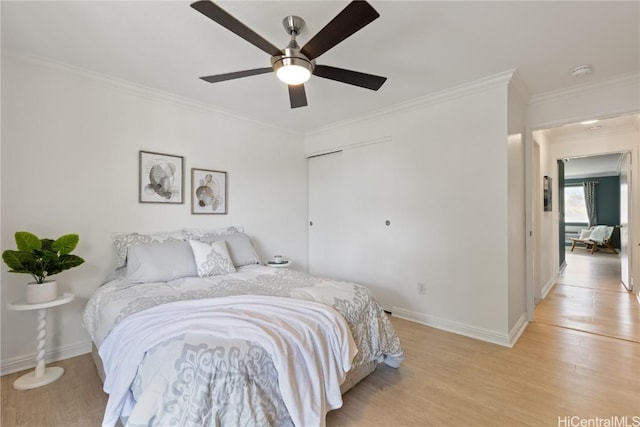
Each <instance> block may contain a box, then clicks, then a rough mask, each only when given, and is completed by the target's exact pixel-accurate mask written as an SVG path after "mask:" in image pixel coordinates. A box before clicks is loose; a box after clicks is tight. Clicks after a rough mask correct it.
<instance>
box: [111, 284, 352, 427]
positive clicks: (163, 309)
mask: <svg viewBox="0 0 640 427" xmlns="http://www.w3.org/2000/svg"><path fill="white" fill-rule="evenodd" d="M185 333H202V334H208V335H212V336H217V337H221V338H229V337H237V336H242V337H244V338H246V339H247V340H251V341H255V342H256V343H258V344H260V345H261V346H263V347H264V349H265V350H267V351H268V353H269V354H270V355H271V357H272V359H273V363H274V365H275V367H276V369H277V371H278V383H279V388H280V392H281V394H282V398H283V401H284V403H285V405H286V407H287V410H288V411H289V414H290V416H291V419H292V421H293V423H294V424H295V425H296V426H324V425H325V416H326V413H327V412H328V411H329V410H331V409H335V408H339V407H340V406H342V396H341V394H340V384H341V383H342V382H343V381H344V379H345V376H346V373H347V372H348V371H349V370H350V369H351V363H352V361H353V358H354V356H355V355H356V353H357V352H358V350H357V347H356V344H355V342H354V340H353V337H352V336H351V332H350V329H349V325H348V324H347V322H346V321H345V319H344V317H343V316H342V315H340V314H339V313H338V312H337V311H336V310H334V309H333V308H331V307H329V306H327V305H324V304H320V303H316V302H312V301H301V300H296V299H292V298H283V297H273V296H251V295H239V296H229V297H222V298H206V299H197V300H188V301H178V302H173V303H168V304H162V305H159V306H156V307H153V308H150V309H147V310H144V311H141V312H138V313H135V314H132V315H130V316H128V317H127V318H125V319H124V320H122V321H121V322H120V323H119V324H118V325H117V326H116V327H115V328H114V329H113V330H112V331H111V332H110V334H109V335H108V336H107V338H106V339H105V340H104V342H103V343H102V345H101V346H100V357H101V358H102V360H103V363H104V367H105V373H106V379H105V384H104V391H105V392H107V393H108V394H109V401H108V403H107V408H106V411H105V416H104V420H103V426H108V427H112V426H113V425H115V423H116V422H117V420H118V418H119V417H120V416H128V414H129V412H130V411H131V408H132V407H133V405H134V404H135V401H134V399H133V395H132V393H131V388H130V387H131V384H132V382H133V380H134V378H135V375H136V372H137V369H138V366H139V364H140V363H141V362H142V360H143V357H144V355H145V352H146V351H148V350H149V349H151V348H153V347H155V346H156V345H158V344H159V343H161V342H163V341H165V340H167V339H168V338H171V337H174V336H178V335H181V334H185ZM309 402H313V404H312V405H309Z"/></svg>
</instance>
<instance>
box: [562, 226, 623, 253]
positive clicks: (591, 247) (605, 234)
mask: <svg viewBox="0 0 640 427" xmlns="http://www.w3.org/2000/svg"><path fill="white" fill-rule="evenodd" d="M614 228H615V227H613V226H608V225H596V226H595V227H592V228H590V229H583V230H581V231H580V236H579V237H577V238H573V237H572V238H571V241H572V244H571V252H573V250H574V249H575V248H576V244H582V245H584V248H585V249H586V250H588V251H590V252H591V253H592V254H593V253H594V252H595V251H597V250H599V247H604V248H607V249H611V251H612V252H613V253H615V254H617V253H618V251H617V250H616V248H614V247H613V245H612V244H611V236H612V235H613V230H614Z"/></svg>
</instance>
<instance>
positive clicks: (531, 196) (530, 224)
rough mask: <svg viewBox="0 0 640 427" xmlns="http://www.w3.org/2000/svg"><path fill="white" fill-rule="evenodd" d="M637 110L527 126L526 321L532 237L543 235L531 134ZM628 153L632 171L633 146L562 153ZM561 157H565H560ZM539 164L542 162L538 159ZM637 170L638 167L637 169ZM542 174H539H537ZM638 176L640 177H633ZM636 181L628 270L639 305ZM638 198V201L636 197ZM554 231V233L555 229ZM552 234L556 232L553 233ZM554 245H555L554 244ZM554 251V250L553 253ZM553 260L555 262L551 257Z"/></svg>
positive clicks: (636, 151) (638, 152)
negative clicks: (537, 212)
mask: <svg viewBox="0 0 640 427" xmlns="http://www.w3.org/2000/svg"><path fill="white" fill-rule="evenodd" d="M639 112H640V111H638V110H628V111H619V112H617V113H616V114H610V113H609V114H605V113H602V114H589V115H586V116H579V117H572V118H565V119H562V120H554V121H552V122H544V123H538V124H536V125H535V126H531V124H529V125H527V128H526V131H525V133H524V141H525V184H526V185H525V213H526V217H525V222H526V230H527V239H526V245H525V246H526V264H527V265H526V293H525V294H526V299H527V300H526V304H525V305H526V310H527V320H528V321H533V320H534V318H535V315H534V311H535V305H536V300H535V295H536V293H535V292H536V291H535V288H536V283H535V282H534V261H533V259H534V257H535V254H536V253H534V243H533V240H534V239H533V236H534V232H535V233H540V234H539V236H538V237H540V236H542V228H541V227H540V224H536V223H535V222H534V220H533V217H534V213H533V212H534V211H533V210H534V209H536V206H537V205H536V203H535V198H536V197H539V195H538V192H537V191H535V190H537V187H536V184H535V181H534V180H535V179H538V178H539V177H537V176H535V173H536V170H537V169H536V168H537V167H538V166H537V165H535V164H534V148H533V147H534V144H536V141H535V140H534V137H533V133H534V132H535V131H542V130H545V129H550V128H554V127H559V126H563V125H567V124H572V123H577V122H580V121H583V120H589V119H592V118H594V117H598V118H602V117H613V116H622V115H630V114H638V113H639ZM625 151H628V152H630V153H631V162H632V165H631V168H632V169H633V167H634V166H633V165H634V164H637V163H640V162H639V160H640V146H638V145H635V146H633V147H628V148H620V149H606V148H603V150H602V151H601V152H589V153H586V152H574V153H571V154H569V153H565V154H566V157H572V156H581V155H600V154H610V153H621V152H625ZM562 158H564V156H563V157H562ZM540 160H541V161H542V159H540ZM557 160H559V158H550V159H549V161H550V162H551V163H552V164H554V162H556V161H557ZM636 168H637V166H636ZM540 174H541V172H540ZM636 175H640V174H636ZM633 179H634V180H636V181H633V182H632V185H634V186H635V187H634V188H635V190H632V191H634V193H633V196H634V197H632V202H631V203H630V214H629V215H630V216H629V236H630V237H629V240H630V243H629V270H630V276H631V285H632V288H633V289H634V291H633V292H634V293H635V294H636V298H637V299H638V302H640V292H639V291H638V286H637V285H635V284H634V283H633V279H634V277H636V275H637V272H638V271H639V269H640V256H638V255H639V254H640V246H637V244H638V243H637V242H640V236H639V235H638V234H639V233H638V231H640V201H636V200H635V199H636V198H638V197H636V196H637V195H638V194H639V193H640V182H637V180H638V179H640V176H636V177H635V178H633ZM639 199H640V198H639ZM554 231H556V230H554ZM554 235H555V232H554ZM554 246H555V245H554ZM540 250H541V247H539V246H538V247H535V251H538V252H539V251H540ZM555 250H557V249H554V252H555ZM554 259H558V258H557V257H556V256H554ZM537 279H538V280H540V277H537Z"/></svg>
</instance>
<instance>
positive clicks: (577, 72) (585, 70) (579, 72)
mask: <svg viewBox="0 0 640 427" xmlns="http://www.w3.org/2000/svg"><path fill="white" fill-rule="evenodd" d="M591 71H593V67H591V65H588V64H585V65H579V66H577V67H576V68H574V69H573V70H571V75H572V76H574V77H577V76H584V75H586V74H591Z"/></svg>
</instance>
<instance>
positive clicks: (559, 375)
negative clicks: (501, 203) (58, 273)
mask: <svg viewBox="0 0 640 427" xmlns="http://www.w3.org/2000/svg"><path fill="white" fill-rule="evenodd" d="M574 265H575V264H574ZM580 271H582V270H580ZM565 274H566V273H565ZM576 274H578V273H577V272H576ZM580 274H581V273H580ZM593 274H594V277H596V276H598V275H599V274H600V273H598V272H596V271H595V270H594V273H593ZM599 280H605V281H606V280H607V279H599ZM564 282H565V280H563V283H564ZM573 283H574V284H572V285H570V286H572V287H576V288H577V287H580V286H576V285H575V283H577V282H573ZM578 285H579V284H578ZM565 286H566V285H565ZM591 286H597V285H593V284H592V285H591ZM607 286H608V285H607ZM556 289H561V287H560V286H556ZM613 292H615V291H613ZM557 298H566V299H568V298H572V297H570V296H564V297H561V296H560V293H559V292H558V295H557ZM550 301H552V300H551V299H549V297H548V298H547V299H545V300H543V301H542V302H541V303H540V304H539V305H538V308H537V309H536V311H537V312H538V311H540V309H541V308H544V310H546V313H547V315H549V316H550V315H551V314H550V313H551V312H552V309H551V308H550V309H547V308H546V307H545V304H546V303H547V302H550ZM555 305H556V307H557V306H558V304H555ZM570 306H571V305H568V306H567V307H570ZM638 309H639V308H638V305H637V303H636V306H635V308H633V310H635V312H637V311H638ZM633 310H632V311H633ZM536 315H537V316H538V313H536ZM561 317H562V316H558V319H561ZM392 322H393V324H394V326H395V327H396V330H397V332H398V334H399V335H400V339H401V341H402V344H403V347H404V349H405V352H406V360H405V362H404V363H403V365H402V366H401V367H400V369H393V368H389V367H387V366H384V365H383V366H380V367H378V369H377V370H376V372H374V373H373V374H372V375H370V376H369V377H367V378H366V379H365V380H363V381H362V382H361V383H360V384H358V385H357V386H356V387H355V388H354V389H352V390H351V391H349V392H348V393H347V394H346V395H345V396H344V406H343V407H342V408H341V409H338V410H335V411H332V412H330V413H329V415H328V417H327V425H328V426H330V427H338V426H340V427H342V426H554V427H555V426H558V425H560V424H559V417H560V419H564V417H572V416H577V417H581V418H582V419H587V418H595V417H599V418H601V419H602V418H610V417H623V416H627V417H629V418H628V420H629V421H628V422H629V423H631V422H632V421H633V419H632V418H631V417H633V416H640V397H639V396H640V344H638V343H637V342H633V341H632V340H628V339H619V338H614V337H610V336H606V333H607V331H608V329H603V330H602V331H598V333H590V332H583V331H579V330H576V329H577V328H574V326H575V325H574V324H570V325H568V326H563V325H555V324H552V323H549V321H545V322H542V321H540V320H538V319H536V321H535V322H532V323H531V324H530V325H529V326H528V327H527V329H526V331H525V332H524V334H523V335H522V337H521V338H520V340H519V341H518V343H517V344H516V345H515V347H514V348H512V349H509V348H504V347H501V346H498V345H493V344H489V343H485V342H482V341H478V340H474V339H471V338H466V337H462V336H459V335H455V334H451V333H447V332H444V331H440V330H437V329H433V328H429V327H426V326H421V325H418V324H415V323H412V322H408V321H405V320H402V319H396V318H392ZM556 323H560V320H558V321H557V322H556ZM595 323H597V322H595ZM54 365H58V366H63V367H64V368H65V369H66V373H65V375H64V376H63V377H62V378H61V379H60V380H59V381H57V382H55V383H53V384H51V385H48V386H46V387H43V388H40V389H34V390H28V391H15V390H13V388H12V383H13V381H14V380H15V379H16V378H17V377H18V376H20V375H21V374H22V373H16V374H11V375H7V376H4V377H2V379H1V381H2V388H1V393H2V395H1V398H2V419H1V420H2V424H1V425H2V426H3V427H9V426H38V427H40V426H61V427H62V426H99V425H100V421H101V419H102V411H103V409H104V406H105V404H106V396H105V395H104V394H103V393H102V391H101V383H100V380H99V379H98V375H97V374H96V372H95V368H94V366H93V363H92V361H91V358H90V356H89V355H84V356H80V357H76V358H73V359H68V360H65V361H62V362H58V363H55V364H54ZM564 425H569V424H567V423H565V424H564ZM585 425H586V424H585ZM603 425H604V424H603ZM630 425H631V424H630Z"/></svg>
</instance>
